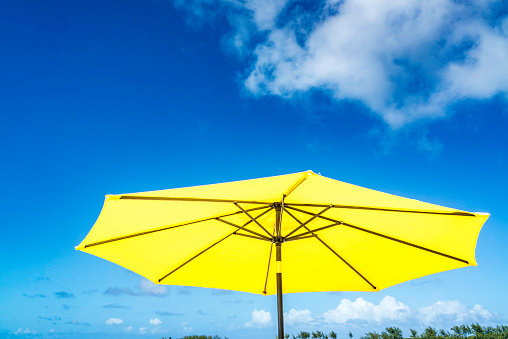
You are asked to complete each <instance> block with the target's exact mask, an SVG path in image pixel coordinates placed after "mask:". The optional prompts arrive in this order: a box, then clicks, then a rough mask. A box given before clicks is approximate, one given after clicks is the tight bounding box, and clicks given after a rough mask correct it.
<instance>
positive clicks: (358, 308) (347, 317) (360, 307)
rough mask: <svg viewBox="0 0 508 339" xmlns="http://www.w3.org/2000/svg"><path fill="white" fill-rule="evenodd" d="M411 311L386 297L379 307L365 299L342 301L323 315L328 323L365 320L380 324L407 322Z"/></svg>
mask: <svg viewBox="0 0 508 339" xmlns="http://www.w3.org/2000/svg"><path fill="white" fill-rule="evenodd" d="M409 312H410V309H409V307H408V306H407V305H404V304H403V303H401V302H399V301H397V300H395V298H394V297H391V296H386V297H384V298H383V300H381V302H380V303H379V305H375V304H373V303H371V302H369V301H366V300H364V299H363V298H358V299H356V300H355V301H351V300H349V299H342V300H341V302H340V304H339V306H337V308H336V309H334V310H329V311H327V312H325V313H324V314H323V318H324V320H325V322H327V323H333V324H341V323H346V322H348V321H351V320H364V321H368V322H380V321H383V320H396V321H399V320H405V319H406V318H407V317H408V316H409Z"/></svg>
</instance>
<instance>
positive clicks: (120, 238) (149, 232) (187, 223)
mask: <svg viewBox="0 0 508 339" xmlns="http://www.w3.org/2000/svg"><path fill="white" fill-rule="evenodd" d="M264 208H266V206H263V207H256V208H251V209H249V210H248V211H249V212H252V211H256V210H260V209H264ZM271 209H272V208H268V209H267V210H266V211H265V212H264V213H266V212H268V211H270V210H271ZM240 213H242V212H240V211H239V212H233V213H228V214H223V215H220V216H218V217H210V218H206V219H201V220H194V221H190V222H186V223H182V224H176V225H170V226H162V227H158V228H154V229H151V230H147V231H143V232H137V233H131V234H126V235H122V236H120V237H115V238H110V239H105V240H101V241H97V242H93V243H91V244H87V245H85V248H88V247H92V246H97V245H103V244H107V243H111V242H114V241H119V240H124V239H129V238H134V237H139V236H141V235H146V234H152V233H155V232H161V231H166V230H170V229H173V228H178V227H183V226H188V225H192V224H197V223H200V222H205V221H210V220H213V219H215V218H224V217H229V216H232V215H237V214H240ZM264 213H262V214H264ZM262 214H261V215H262ZM258 217H259V216H258Z"/></svg>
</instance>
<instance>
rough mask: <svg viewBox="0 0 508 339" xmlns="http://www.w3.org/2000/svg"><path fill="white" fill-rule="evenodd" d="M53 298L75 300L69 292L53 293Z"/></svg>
mask: <svg viewBox="0 0 508 339" xmlns="http://www.w3.org/2000/svg"><path fill="white" fill-rule="evenodd" d="M55 297H57V298H58V299H76V297H75V296H74V294H72V293H69V292H55Z"/></svg>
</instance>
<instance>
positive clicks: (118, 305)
mask: <svg viewBox="0 0 508 339" xmlns="http://www.w3.org/2000/svg"><path fill="white" fill-rule="evenodd" d="M102 307H104V308H124V309H130V307H128V306H125V305H120V304H117V303H113V304H108V305H104V306H102Z"/></svg>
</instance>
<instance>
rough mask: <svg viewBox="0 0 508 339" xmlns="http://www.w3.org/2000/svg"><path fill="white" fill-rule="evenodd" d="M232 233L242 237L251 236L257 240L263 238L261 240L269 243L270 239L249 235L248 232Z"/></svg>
mask: <svg viewBox="0 0 508 339" xmlns="http://www.w3.org/2000/svg"><path fill="white" fill-rule="evenodd" d="M233 234H234V235H241V236H242V237H247V238H252V239H258V240H263V241H268V242H269V243H271V242H272V241H271V240H269V239H267V238H261V237H256V236H254V235H249V234H242V233H237V232H235V233H233Z"/></svg>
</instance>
